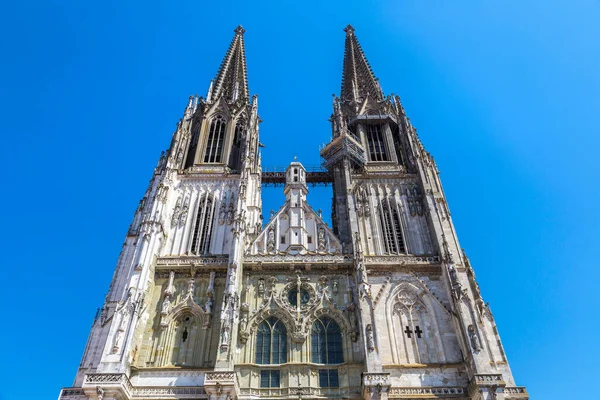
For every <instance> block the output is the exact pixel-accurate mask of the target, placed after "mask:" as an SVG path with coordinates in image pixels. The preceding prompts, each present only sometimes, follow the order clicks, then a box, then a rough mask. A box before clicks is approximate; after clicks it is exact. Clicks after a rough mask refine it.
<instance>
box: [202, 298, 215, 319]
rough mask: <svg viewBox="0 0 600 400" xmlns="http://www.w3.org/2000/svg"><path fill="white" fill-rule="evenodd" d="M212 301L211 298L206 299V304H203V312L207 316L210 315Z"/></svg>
mask: <svg viewBox="0 0 600 400" xmlns="http://www.w3.org/2000/svg"><path fill="white" fill-rule="evenodd" d="M213 303H214V302H213V299H212V297H211V296H209V297H208V299H206V303H204V312H205V313H207V314H209V315H210V314H212V306H213Z"/></svg>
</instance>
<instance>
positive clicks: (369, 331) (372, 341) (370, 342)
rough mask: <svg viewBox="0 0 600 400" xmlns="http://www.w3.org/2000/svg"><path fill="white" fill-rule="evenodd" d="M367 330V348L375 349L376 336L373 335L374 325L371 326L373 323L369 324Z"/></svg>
mask: <svg viewBox="0 0 600 400" xmlns="http://www.w3.org/2000/svg"><path fill="white" fill-rule="evenodd" d="M366 331H367V334H366V337H367V349H368V350H369V351H373V350H375V337H374V336H373V327H372V326H371V324H369V325H367V328H366Z"/></svg>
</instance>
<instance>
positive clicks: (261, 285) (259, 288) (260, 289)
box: [257, 278, 265, 297]
mask: <svg viewBox="0 0 600 400" xmlns="http://www.w3.org/2000/svg"><path fill="white" fill-rule="evenodd" d="M257 292H258V295H259V296H261V297H262V296H264V294H265V280H264V279H263V278H260V279H259V280H258V284H257Z"/></svg>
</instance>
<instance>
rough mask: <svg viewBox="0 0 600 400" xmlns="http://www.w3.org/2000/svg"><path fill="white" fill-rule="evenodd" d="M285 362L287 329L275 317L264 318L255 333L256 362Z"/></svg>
mask: <svg viewBox="0 0 600 400" xmlns="http://www.w3.org/2000/svg"><path fill="white" fill-rule="evenodd" d="M285 362H287V330H286V329H285V325H284V324H283V322H281V321H280V320H278V319H277V318H275V317H270V318H269V319H266V320H264V321H263V322H261V323H260V325H259V326H258V331H257V335H256V363H257V364H283V363H285Z"/></svg>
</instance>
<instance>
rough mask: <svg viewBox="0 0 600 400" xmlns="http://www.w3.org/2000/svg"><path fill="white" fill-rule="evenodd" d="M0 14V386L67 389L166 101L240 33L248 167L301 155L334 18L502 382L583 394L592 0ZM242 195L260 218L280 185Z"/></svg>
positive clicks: (590, 336)
mask: <svg viewBox="0 0 600 400" xmlns="http://www.w3.org/2000/svg"><path fill="white" fill-rule="evenodd" d="M203 3H211V4H203ZM1 7H2V9H1V12H0V37H1V38H2V39H0V51H1V53H0V54H2V62H0V94H1V96H0V122H1V124H0V127H1V129H2V131H1V132H2V135H1V140H2V148H3V150H4V151H3V159H4V160H5V161H4V163H3V165H4V169H3V170H4V174H3V175H4V179H3V181H4V184H3V188H4V190H3V194H2V196H0V207H1V208H2V209H4V210H5V213H4V215H3V221H4V223H3V229H2V230H0V243H1V244H2V249H3V251H2V255H3V266H4V269H5V279H4V285H3V292H4V300H3V301H2V305H1V306H0V307H1V311H2V316H3V324H2V326H3V329H2V330H1V331H0V339H1V341H2V343H4V345H5V347H4V348H3V362H2V363H1V364H0V371H1V372H2V376H3V378H4V382H5V384H4V385H2V387H1V388H0V399H2V400H8V399H17V398H18V399H22V398H33V397H36V398H40V399H41V398H54V397H55V396H57V395H58V392H59V390H60V388H61V387H63V386H69V385H70V384H71V382H72V380H73V378H74V376H75V372H76V369H77V366H78V364H79V361H80V357H81V354H82V352H83V348H84V345H85V342H86V340H87V334H88V332H89V328H90V326H91V323H92V319H93V316H94V313H95V310H96V308H98V307H101V305H102V303H103V300H104V295H105V293H106V290H107V288H108V285H109V282H110V279H111V277H112V273H113V269H114V266H115V263H116V260H117V257H118V254H119V251H120V247H121V244H122V242H123V239H124V236H125V233H126V229H127V227H128V225H129V222H130V220H131V218H132V216H133V212H134V210H135V208H136V206H137V203H138V201H139V199H140V198H141V197H142V195H143V193H144V190H145V188H146V186H147V183H148V180H149V179H150V177H151V173H152V169H153V167H154V165H155V163H156V160H157V159H158V156H159V154H160V151H161V150H163V149H165V148H166V147H167V146H168V145H169V142H170V138H171V134H172V132H173V130H174V128H175V124H176V122H177V121H178V119H179V118H180V117H181V115H182V112H183V109H184V107H185V104H186V102H187V98H188V96H189V95H190V94H200V95H205V93H206V90H207V88H208V84H209V81H210V79H212V78H213V76H214V75H215V73H216V71H217V68H218V66H219V64H220V62H221V59H222V57H223V55H224V53H225V51H226V49H227V46H228V45H229V42H230V41H231V38H232V35H233V29H234V28H235V27H236V26H237V25H238V24H242V25H243V26H244V28H245V29H246V31H247V32H246V36H245V39H246V51H247V58H248V74H249V81H250V90H251V92H252V93H257V94H258V95H259V112H260V115H261V117H262V119H263V120H264V122H263V123H262V125H261V141H262V142H263V143H264V144H265V145H266V146H267V147H266V148H265V149H264V150H263V163H264V165H265V166H273V165H285V164H287V163H289V162H290V161H291V160H292V159H293V157H294V156H297V157H298V159H299V160H300V161H301V162H303V163H305V164H318V163H319V157H318V148H319V145H320V144H321V143H324V142H326V141H328V139H329V136H330V126H329V122H328V121H327V119H328V117H329V115H330V114H331V94H332V93H339V90H340V82H341V70H342V58H343V44H344V33H343V31H342V29H343V28H344V27H345V26H346V25H347V24H348V23H351V24H353V25H354V26H355V28H356V34H357V36H358V38H359V40H360V42H361V45H362V47H363V49H364V50H365V52H366V54H367V57H368V59H369V61H370V63H371V65H372V67H373V69H374V71H375V74H376V75H377V76H378V77H379V79H380V81H381V84H382V87H383V89H384V91H385V92H386V93H391V92H394V93H397V94H399V95H400V96H401V98H402V100H403V104H404V106H405V108H406V111H407V113H408V114H409V116H410V117H411V121H412V122H413V124H414V125H415V126H416V127H417V129H418V131H419V135H420V137H421V139H422V141H423V142H424V144H425V146H426V148H427V149H428V150H429V151H430V152H431V153H432V154H433V155H434V157H435V159H436V161H437V164H438V167H439V169H440V171H441V177H442V182H443V184H444V188H445V191H446V195H447V197H448V201H449V205H450V210H451V212H452V216H453V219H454V223H455V225H456V228H457V231H458V234H459V240H460V242H461V245H462V246H463V247H465V249H466V251H467V254H468V255H469V256H470V258H471V261H472V264H473V266H474V268H475V271H476V273H477V278H478V280H479V282H480V285H481V289H482V293H483V296H484V298H485V300H486V301H489V302H490V303H491V308H492V310H493V312H494V315H495V317H496V321H497V323H498V326H499V330H500V335H501V338H502V339H503V344H504V347H505V350H506V351H507V353H508V357H509V361H510V363H511V366H512V369H513V373H514V375H515V378H516V380H517V383H518V384H520V385H526V386H527V387H528V389H529V392H530V394H531V396H532V398H539V399H545V400H550V399H559V398H561V399H562V398H564V397H565V395H566V393H568V395H567V396H568V397H570V398H583V397H589V396H590V394H589V393H590V392H589V382H593V381H594V380H593V378H594V377H595V373H594V372H595V369H596V365H597V360H598V359H599V358H600V346H598V339H599V337H600V335H599V334H598V331H599V329H600V324H599V322H598V319H597V315H598V307H599V306H600V302H599V301H598V297H597V296H596V290H597V282H598V279H599V278H600V273H599V272H598V270H599V265H598V256H597V253H598V247H599V246H598V244H599V239H600V234H599V233H600V232H599V230H600V229H599V226H600V225H599V223H600V211H599V207H598V205H599V201H598V200H599V198H600V196H599V194H600V193H599V192H600V190H599V188H598V184H597V183H598V177H597V172H598V167H597V158H598V148H599V145H600V139H599V135H598V134H599V130H598V127H597V122H596V120H597V118H598V116H599V115H600V113H599V111H600V41H599V40H598V38H599V37H600V24H599V23H598V21H600V3H599V2H598V1H597V0H588V1H584V0H571V1H530V0H519V1H511V0H504V1H500V0H490V1H471V2H467V1H441V0H440V1H428V0H383V1H366V0H364V1H350V0H346V1H328V2H311V1H301V2H270V3H268V2H250V1H247V2H234V1H230V2H226V3H225V2H223V5H217V2H199V1H180V2H152V1H144V2H133V1H104V2H82V1H65V0H63V1H45V2H36V1H28V2H4V4H3V5H2V6H1ZM264 194H265V197H267V199H266V200H265V205H264V209H265V214H266V213H267V210H268V209H270V208H278V207H279V205H280V204H278V203H279V202H280V200H281V199H282V195H281V190H280V189H275V190H272V189H267V190H265V192H264ZM329 196H330V194H329V193H328V192H327V190H323V189H319V190H312V191H311V194H309V201H310V202H311V203H312V204H313V206H314V208H323V209H324V210H329V208H330V203H329ZM31 380H34V382H35V386H34V385H33V384H32V383H31ZM581 382H585V383H584V384H581ZM559 383H560V386H559V387H557V386H556V385H558V384H559ZM27 390H32V392H31V393H27V392H26V391H27ZM24 391H25V392H24ZM33 391H35V395H34V394H33Z"/></svg>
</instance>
